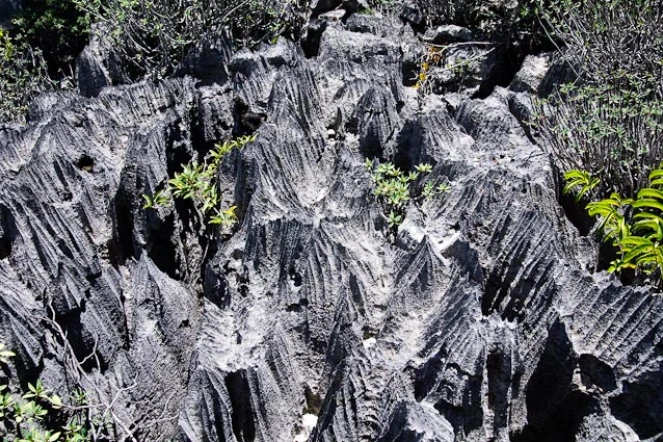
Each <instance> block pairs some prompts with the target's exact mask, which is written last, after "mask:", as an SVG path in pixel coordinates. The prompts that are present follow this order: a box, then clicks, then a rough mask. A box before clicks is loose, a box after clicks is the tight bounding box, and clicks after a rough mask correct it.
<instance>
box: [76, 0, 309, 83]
mask: <svg viewBox="0 0 663 442" xmlns="http://www.w3.org/2000/svg"><path fill="white" fill-rule="evenodd" d="M73 1H75V2H76V4H77V5H78V6H79V7H80V8H81V9H83V10H85V11H86V12H87V13H88V14H89V15H90V17H92V20H93V21H95V22H97V23H99V24H100V26H99V29H100V32H102V33H103V34H104V35H103V36H104V37H105V38H107V39H108V40H110V42H111V43H112V47H113V50H114V51H115V53H116V54H117V55H118V56H119V57H120V58H121V60H122V61H123V64H124V66H125V67H126V68H127V69H128V70H129V72H130V73H131V74H132V77H133V78H135V79H137V78H141V77H145V76H147V77H152V78H161V77H165V76H168V75H170V74H171V73H172V72H173V71H174V69H175V68H176V67H177V65H178V64H179V63H180V62H181V61H182V59H183V57H184V55H185V54H186V53H187V52H188V50H189V49H190V48H191V47H192V46H193V45H194V44H195V43H197V42H199V41H200V40H201V39H202V38H203V37H204V36H206V35H218V34H219V33H221V31H222V29H224V28H227V29H230V31H231V32H232V34H233V36H234V37H235V39H236V41H237V42H238V43H239V44H240V45H242V46H247V45H248V46H250V45H252V44H255V43H257V42H260V41H268V40H273V39H275V38H277V37H278V36H279V35H283V34H286V35H287V34H292V33H293V32H295V30H296V29H297V28H298V26H297V25H300V24H301V20H300V19H299V16H298V15H297V14H296V10H298V9H302V8H304V6H305V5H306V2H298V1H295V0H280V1H279V0H91V1H89V0H73Z"/></svg>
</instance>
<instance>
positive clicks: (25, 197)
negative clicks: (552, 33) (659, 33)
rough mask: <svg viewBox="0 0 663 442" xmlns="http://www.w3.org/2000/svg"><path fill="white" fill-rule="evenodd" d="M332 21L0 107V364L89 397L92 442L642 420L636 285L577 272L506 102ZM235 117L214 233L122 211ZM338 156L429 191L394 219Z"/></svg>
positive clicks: (646, 424)
mask: <svg viewBox="0 0 663 442" xmlns="http://www.w3.org/2000/svg"><path fill="white" fill-rule="evenodd" d="M343 26H344V25H343V23H333V22H329V23H328V24H327V27H326V28H325V29H324V32H323V33H322V35H321V38H320V43H319V51H316V52H317V54H316V55H312V57H311V58H306V57H305V56H304V54H303V53H302V51H301V49H300V48H299V47H298V46H297V45H296V44H294V43H292V42H288V41H285V40H284V39H281V40H280V41H279V43H278V44H277V45H273V46H264V47H262V48H261V49H260V50H257V51H248V50H243V51H240V52H239V53H232V52H230V53H227V54H226V55H224V57H227V58H226V59H227V60H228V63H227V65H222V64H219V65H216V66H217V67H218V69H219V70H220V71H219V72H218V76H217V75H216V71H215V69H217V68H216V67H210V66H213V65H211V64H208V63H207V62H206V61H205V60H195V59H192V60H190V61H191V64H189V66H194V67H195V66H204V67H205V68H203V69H192V70H190V71H188V72H187V74H188V75H192V76H196V75H200V76H201V77H203V78H197V79H196V78H193V79H192V78H189V77H188V76H185V78H176V79H169V80H164V81H161V82H159V83H156V84H155V83H150V82H143V83H139V84H135V85H132V86H122V87H116V86H111V87H106V88H104V89H103V90H102V91H101V92H100V93H99V95H98V96H97V97H94V98H84V97H79V96H75V95H73V94H67V95H61V96H60V95H55V96H50V97H46V98H44V99H42V101H41V104H38V105H37V106H36V109H37V110H36V111H35V113H34V115H33V117H32V118H31V120H30V124H29V125H28V126H25V127H18V126H1V127H0V153H1V154H2V155H0V184H2V185H1V186H0V336H1V339H2V340H3V341H4V342H6V343H7V344H8V346H9V348H11V349H12V350H13V351H15V352H16V353H17V357H16V358H15V359H14V361H13V364H12V365H11V366H10V368H9V370H11V371H12V373H17V374H18V376H19V379H20V380H21V382H23V383H24V384H25V383H26V382H32V381H33V380H34V379H36V378H37V377H41V378H42V379H44V380H45V382H46V383H47V384H48V385H49V386H50V387H51V388H53V389H54V390H56V391H57V392H58V393H60V394H61V395H62V396H63V397H65V396H66V394H67V392H68V391H71V389H72V388H74V387H76V386H79V385H80V386H81V387H83V388H85V389H87V390H89V391H90V392H91V400H93V401H97V402H99V403H102V404H103V403H106V404H108V403H110V402H111V401H112V402H113V419H115V420H116V421H117V422H121V423H122V425H123V426H124V427H126V430H122V429H121V428H120V427H118V434H119V436H118V439H120V440H122V438H124V439H127V435H126V434H123V432H125V433H126V432H127V431H129V432H131V433H132V437H133V438H134V439H135V440H136V441H141V442H142V441H156V440H168V439H175V440H179V441H191V442H194V441H196V442H198V441H201V442H202V441H209V442H221V441H233V442H238V441H254V442H267V441H269V442H291V441H293V440H295V439H296V438H297V440H302V439H303V438H306V435H307V434H308V433H309V432H310V436H309V439H308V440H314V441H319V442H322V441H324V442H341V441H342V442H352V441H357V442H359V441H379V442H396V441H398V442H405V441H408V442H414V441H417V442H423V441H427V442H428V441H430V442H433V441H436V442H439V441H449V442H451V441H467V442H470V441H484V440H493V441H515V442H534V441H537V442H540V441H544V442H546V441H550V442H552V441H555V442H567V441H568V442H571V441H575V440H578V441H590V440H591V441H593V440H606V441H608V440H615V441H624V442H626V441H628V442H631V441H638V440H641V441H644V440H649V441H652V440H658V439H660V438H661V437H663V412H662V406H661V402H660V397H661V395H662V394H663V382H662V376H661V372H660V367H661V363H662V361H663V346H662V345H661V336H663V322H662V321H661V320H660V318H661V316H662V315H663V298H661V297H660V296H659V295H657V294H655V293H654V290H652V289H651V288H647V287H641V288H632V287H624V286H622V285H621V284H620V283H619V281H618V280H616V279H615V278H614V277H612V276H610V275H608V274H606V273H605V272H596V273H590V272H589V271H588V270H587V269H588V267H589V266H588V265H587V261H588V260H589V259H590V258H588V256H594V255H592V253H588V245H587V244H589V243H590V241H589V240H588V239H587V238H583V237H582V236H581V235H580V234H579V232H578V231H577V230H576V228H575V227H573V225H571V224H570V223H569V222H568V220H567V219H566V218H565V215H564V212H563V210H562V209H561V207H560V205H559V203H558V200H557V195H558V193H559V188H558V180H557V177H556V172H555V169H554V168H553V165H552V164H551V163H550V161H549V157H548V156H547V155H546V153H545V152H544V151H543V150H542V148H541V147H540V146H538V145H535V144H533V143H532V142H531V141H530V139H529V138H528V136H527V134H526V133H525V130H524V129H523V127H522V125H521V123H520V122H519V121H518V118H517V117H522V116H523V115H527V109H528V107H527V101H526V97H524V96H523V95H520V94H516V93H514V92H513V91H509V90H506V89H503V88H500V87H496V88H495V89H494V91H493V92H492V93H491V94H489V95H488V96H486V97H485V98H482V99H479V98H471V97H470V96H469V94H467V93H466V92H467V91H466V86H465V85H463V84H459V85H458V86H457V87H456V89H458V90H457V93H456V94H455V95H453V96H451V95H447V96H434V95H433V96H427V97H422V96H420V95H418V94H417V92H416V91H415V90H414V89H413V88H411V87H405V86H403V77H402V72H403V57H404V51H403V45H404V44H406V43H404V42H403V41H401V39H402V38H403V37H402V36H403V35H409V34H407V33H406V32H405V31H404V29H403V28H402V27H399V26H400V25H396V24H390V26H394V29H393V31H394V32H393V33H390V34H389V33H386V32H383V31H384V30H383V29H381V28H380V27H378V26H365V27H362V28H361V30H362V32H353V31H351V30H348V29H344V28H343ZM408 26H409V25H408ZM352 29H354V30H358V29H359V28H358V27H354V28H352ZM371 30H375V32H377V35H374V34H371V33H370V32H371ZM407 44H410V43H407ZM201 56H203V55H201ZM224 79H225V80H224ZM58 97H60V98H58ZM254 129H257V138H256V140H255V141H254V142H252V143H250V144H248V145H247V146H245V147H244V148H243V149H242V150H235V151H233V152H232V153H231V154H230V155H228V156H227V157H226V158H224V160H223V161H222V162H221V164H220V166H219V169H218V172H217V173H218V175H217V182H218V185H219V191H220V194H221V195H222V200H223V202H224V204H234V205H236V206H237V214H238V216H239V224H238V225H237V226H236V228H235V229H233V230H232V231H231V232H229V233H228V234H224V235H221V234H219V232H216V231H214V229H212V228H208V227H206V226H205V224H204V222H203V219H202V218H201V215H200V213H199V212H197V211H196V209H195V207H194V206H193V204H191V202H190V201H178V202H176V203H175V204H170V205H168V206H167V207H162V208H159V209H144V208H143V200H142V195H143V194H147V195H153V194H154V193H155V192H156V191H157V190H160V189H163V188H164V186H165V184H166V181H167V180H168V178H169V177H171V176H172V174H173V173H174V172H176V171H179V170H180V167H181V164H182V163H186V162H188V161H189V160H192V159H198V160H200V158H201V157H200V155H201V154H204V153H205V152H206V151H207V149H209V148H210V147H211V145H212V144H213V143H214V142H216V141H222V140H224V139H229V138H231V137H232V136H233V134H234V135H238V134H242V133H247V132H250V131H253V130H254ZM330 130H333V132H334V134H333V136H330V134H331V132H330ZM366 158H373V159H376V160H378V161H386V160H393V161H395V162H396V164H397V165H398V166H399V167H401V168H403V169H404V170H406V171H408V172H409V171H412V170H413V167H414V166H415V165H417V164H419V163H420V162H427V163H430V164H431V165H432V166H433V170H432V171H431V173H430V174H427V175H426V176H425V177H424V178H423V180H424V182H427V183H432V184H435V185H437V184H442V183H448V184H449V190H448V191H447V192H446V193H439V194H436V195H435V196H433V197H431V198H428V199H425V198H421V199H415V200H412V201H410V202H409V203H408V205H407V206H406V207H405V209H404V210H405V219H404V221H403V223H402V225H401V226H400V228H399V229H398V230H397V231H396V232H395V233H394V232H393V231H391V230H390V229H389V227H388V225H387V222H386V217H385V213H384V212H385V207H384V204H383V203H382V202H380V201H379V200H378V199H377V198H376V197H375V196H374V195H373V182H372V180H371V176H370V173H369V172H368V171H367V170H366V169H365V166H364V162H365V159H366ZM71 354H73V355H74V357H73V358H72V357H71V356H68V355H71ZM88 356H90V357H89V358H88ZM76 359H77V360H79V361H82V360H84V359H85V360H86V362H85V364H83V366H82V367H81V370H79V371H76V370H73V365H75V361H76ZM73 373H78V374H81V373H84V375H81V377H80V381H78V380H77V379H78V378H77V377H76V376H73V375H72V374H73ZM313 416H317V419H313Z"/></svg>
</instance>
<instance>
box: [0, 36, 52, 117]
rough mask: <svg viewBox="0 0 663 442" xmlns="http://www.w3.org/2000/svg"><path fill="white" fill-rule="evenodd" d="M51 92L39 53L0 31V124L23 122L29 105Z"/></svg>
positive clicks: (44, 63) (21, 40) (20, 40)
mask: <svg viewBox="0 0 663 442" xmlns="http://www.w3.org/2000/svg"><path fill="white" fill-rule="evenodd" d="M51 88H52V82H51V81H50V79H49V77H48V74H47V70H46V62H45V61H44V59H43V57H42V56H41V52H40V51H39V50H34V49H32V48H31V47H30V46H29V45H27V43H26V42H25V40H24V39H23V38H21V37H20V35H17V36H15V35H13V34H10V32H9V31H6V30H4V31H3V30H2V28H0V122H4V121H15V122H19V123H22V122H24V121H25V115H26V111H27V109H28V105H29V104H30V102H31V101H32V100H33V99H34V98H35V97H36V96H37V95H38V94H39V93H41V92H43V91H45V90H49V89H51Z"/></svg>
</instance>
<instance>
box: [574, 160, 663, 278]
mask: <svg viewBox="0 0 663 442" xmlns="http://www.w3.org/2000/svg"><path fill="white" fill-rule="evenodd" d="M588 177H589V174H588V173H587V172H586V171H570V172H569V173H567V178H569V179H570V180H569V184H568V185H567V187H565V189H564V190H565V192H570V191H572V190H573V189H574V188H577V187H580V188H581V190H580V193H579V194H580V195H582V194H584V193H586V192H588V191H591V189H592V188H593V187H594V186H595V185H596V181H595V180H596V179H595V178H594V179H591V178H588ZM587 213H588V214H589V215H590V216H592V217H596V218H599V225H598V229H599V230H600V231H601V232H602V234H603V240H604V241H606V242H609V243H610V244H612V246H613V247H615V248H616V249H617V250H618V253H619V257H618V258H617V259H616V260H614V261H613V262H612V263H611V265H610V267H609V269H608V271H609V272H619V271H622V270H627V269H631V270H635V271H636V272H639V273H643V274H645V275H648V276H654V280H655V281H656V282H657V283H658V284H659V285H660V284H661V283H663V272H662V270H663V165H661V166H660V167H659V168H658V169H654V170H653V171H652V172H651V173H650V174H649V187H645V188H643V189H640V190H639V191H638V193H637V196H636V197H635V198H625V197H623V196H621V195H620V194H619V193H617V192H613V193H612V194H611V195H610V196H609V197H608V198H605V199H602V200H599V201H594V202H590V203H589V204H587Z"/></svg>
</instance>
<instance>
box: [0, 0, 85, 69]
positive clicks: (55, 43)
mask: <svg viewBox="0 0 663 442" xmlns="http://www.w3.org/2000/svg"><path fill="white" fill-rule="evenodd" d="M12 24H13V25H14V26H15V28H16V29H17V30H18V31H19V34H20V35H21V38H22V39H24V40H25V42H26V43H27V44H28V45H29V46H30V47H33V48H39V49H40V50H41V52H42V53H43V56H44V59H45V61H46V63H47V65H48V71H49V74H50V76H51V77H55V76H58V75H60V74H61V73H62V72H67V73H68V72H71V70H72V64H73V63H74V61H75V60H76V57H77V56H78V54H79V53H80V52H81V51H82V50H83V48H84V47H85V45H86V44H87V42H88V34H89V32H90V18H89V16H88V15H87V14H86V13H85V12H84V11H83V10H82V9H81V8H79V6H78V5H77V2H76V1H74V0H23V2H22V11H21V13H20V14H19V15H18V16H16V17H14V18H13V19H12Z"/></svg>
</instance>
